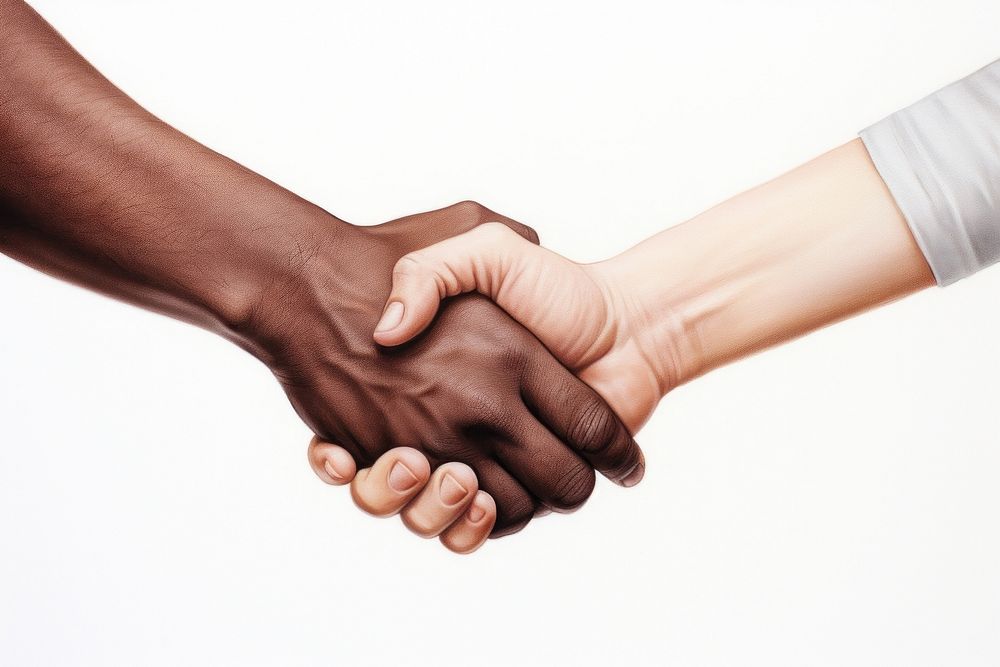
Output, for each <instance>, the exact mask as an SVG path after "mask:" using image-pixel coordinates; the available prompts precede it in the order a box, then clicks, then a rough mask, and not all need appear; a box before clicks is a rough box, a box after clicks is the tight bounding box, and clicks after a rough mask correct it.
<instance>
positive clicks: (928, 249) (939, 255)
mask: <svg viewBox="0 0 1000 667" xmlns="http://www.w3.org/2000/svg"><path fill="white" fill-rule="evenodd" d="M861 140H862V141H863V142H864V144H865V146H866V147H867V149H868V152H869V154H870V155H871V157H872V161H873V162H874V163H875V168H876V169H878V172H879V174H880V175H881V176H882V179H883V180H884V181H885V184H886V185H887V186H888V187H889V191H890V192H891V193H892V196H893V197H894V198H895V200H896V203H897V205H898V206H899V209H900V210H901V211H902V212H903V216H904V217H905V218H906V221H907V223H908V224H909V226H910V230H911V231H912V232H913V236H914V238H915V239H916V241H917V244H918V245H919V246H920V249H921V250H922V251H923V253H924V256H925V257H926V258H927V262H928V264H930V267H931V270H932V271H933V272H934V277H935V278H936V279H937V282H938V284H939V285H948V284H950V283H953V282H955V281H956V280H960V279H962V278H965V277H966V276H968V275H970V274H973V273H975V272H976V271H979V270H980V269H982V268H985V267H987V266H989V265H990V264H993V263H995V262H996V261H997V260H1000V60H998V61H997V62H994V63H993V64H991V65H988V66H987V67H984V68H983V69H981V70H979V71H978V72H976V73H974V74H971V75H970V76H968V77H966V78H965V79H962V80H961V81H958V82H956V83H953V84H951V85H950V86H947V87H946V88H942V89H941V90H939V91H938V92H936V93H934V94H933V95H930V96H929V97H926V98H924V99H922V100H920V101H919V102H917V103H916V104H914V105H912V106H910V107H907V108H906V109H903V110H902V111H898V112H896V113H894V114H893V115H891V116H889V117H888V118H886V119H884V120H882V121H879V122H878V123H876V124H875V125H872V126H871V127H869V128H867V129H865V130H863V131H862V132H861Z"/></svg>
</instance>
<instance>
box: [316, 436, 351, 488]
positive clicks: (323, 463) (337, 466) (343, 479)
mask: <svg viewBox="0 0 1000 667" xmlns="http://www.w3.org/2000/svg"><path fill="white" fill-rule="evenodd" d="M307 456H308V457H309V466H310V467H311V468H312V469H313V472H314V473H316V476H317V477H319V478H320V479H321V480H323V481H324V482H326V483H327V484H332V485H333V486H343V485H344V484H350V483H351V480H353V479H354V476H355V475H356V474H357V472H358V466H357V464H356V463H355V462H354V457H353V456H351V454H350V453H349V452H348V451H347V450H346V449H344V448H343V447H341V446H340V445H335V444H333V443H332V442H326V441H325V440H320V439H319V437H317V436H313V439H312V440H311V441H310V442H309V451H308V453H307Z"/></svg>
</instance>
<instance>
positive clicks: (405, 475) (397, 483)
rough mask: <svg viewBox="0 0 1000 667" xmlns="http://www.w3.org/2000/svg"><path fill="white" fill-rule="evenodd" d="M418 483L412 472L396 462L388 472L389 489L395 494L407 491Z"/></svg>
mask: <svg viewBox="0 0 1000 667" xmlns="http://www.w3.org/2000/svg"><path fill="white" fill-rule="evenodd" d="M419 481H420V480H418V479H417V476H416V475H414V474H413V471H412V470H410V469H409V468H407V467H406V466H405V465H403V464H402V463H401V462H399V461H396V463H395V465H393V466H392V470H390V471H389V487H390V488H391V489H392V490H393V491H395V492H396V493H404V492H406V491H409V490H410V489H412V488H413V487H414V486H416V485H417V482H419Z"/></svg>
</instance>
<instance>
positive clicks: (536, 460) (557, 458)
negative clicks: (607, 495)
mask: <svg viewBox="0 0 1000 667" xmlns="http://www.w3.org/2000/svg"><path fill="white" fill-rule="evenodd" d="M510 436H511V439H510V440H509V441H507V442H499V443H498V444H497V448H496V456H497V459H498V460H499V461H500V463H501V464H503V467H504V468H505V469H506V470H507V471H508V472H510V473H511V474H512V475H513V476H514V477H515V478H516V479H518V480H520V481H521V483H522V484H523V485H524V487H525V488H526V489H528V491H530V492H531V494H532V495H534V496H535V498H537V499H538V500H540V501H541V502H542V503H543V504H544V506H545V507H548V508H549V509H551V510H552V511H554V512H571V511H573V510H575V509H577V508H578V507H580V506H581V505H583V503H584V502H586V500H587V498H589V497H590V494H591V493H592V492H593V490H594V481H595V480H594V468H593V466H591V465H590V464H589V463H588V462H587V461H585V460H583V459H582V458H581V457H580V456H579V455H578V454H577V453H576V452H574V451H573V450H572V449H570V448H569V447H567V446H566V445H565V444H563V443H562V442H561V441H560V440H559V439H558V438H556V437H555V436H554V435H552V433H551V432H550V431H549V430H548V429H547V428H546V427H544V426H542V425H541V424H540V423H539V422H538V420H536V419H535V418H534V417H532V416H530V415H529V416H528V417H527V418H526V419H524V420H522V421H521V423H519V424H517V425H516V426H513V427H511V428H510Z"/></svg>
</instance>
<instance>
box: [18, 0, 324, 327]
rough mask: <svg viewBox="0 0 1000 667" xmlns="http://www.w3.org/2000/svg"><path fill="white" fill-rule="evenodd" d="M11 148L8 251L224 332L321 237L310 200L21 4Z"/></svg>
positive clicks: (48, 269) (84, 282)
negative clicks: (135, 89)
mask: <svg viewBox="0 0 1000 667" xmlns="http://www.w3.org/2000/svg"><path fill="white" fill-rule="evenodd" d="M0 155H2V156H3V160H2V162H0V250H2V251H3V252H4V253H6V254H8V255H11V256H12V257H14V258H16V259H18V260H20V261H23V262H25V263H27V264H30V265H32V266H34V267H36V268H38V269H40V270H42V271H45V272H47V273H50V274H53V275H57V276H59V277H61V278H64V279H68V280H71V281H73V282H76V283H78V284H82V285H85V286H87V287H90V288H93V289H96V290H99V291H101V292H104V293H106V294H109V295H111V296H114V297H116V298H120V299H123V300H127V301H130V302H132V303H135V304H137V305H141V306H143V307H147V308H151V309H153V310H157V311H159V312H164V313H167V314H169V315H172V316H175V317H179V318H182V319H185V320H187V321H191V322H194V323H196V324H199V325H201V326H204V327H206V328H210V329H213V330H216V331H219V332H220V333H225V334H228V333H230V332H231V331H232V330H234V329H237V328H238V327H239V323H240V322H241V321H243V320H244V319H245V318H246V316H247V312H248V309H249V308H251V307H252V305H253V303H254V302H255V301H256V300H257V299H258V298H259V292H260V291H261V290H262V289H266V287H267V285H266V283H273V282H275V281H280V280H282V279H283V276H285V275H286V274H291V273H294V272H295V270H296V263H297V262H301V258H302V257H303V256H307V255H308V253H309V248H310V246H311V244H314V243H318V242H319V240H318V237H319V233H318V230H313V229H310V228H309V224H308V221H310V220H315V217H316V216H304V215H297V213H300V212H301V211H303V210H305V209H306V208H310V207H312V205H311V204H308V203H307V202H305V201H303V200H301V199H299V198H298V197H296V196H294V195H293V194H291V193H289V192H288V191H286V190H284V189H283V188H280V187H278V186H276V185H274V184H273V183H271V182H269V181H267V180H266V179H264V178H263V177H261V176H259V175H258V174H255V173H253V172H251V171H249V170H247V169H245V168H243V167H241V166H239V165H237V164H236V163H234V162H232V161H231V160H228V159H226V158H224V157H223V156H220V155H218V154H216V153H214V152H212V151H211V150H209V149H207V148H205V147H204V146H201V145H200V144H198V143H197V142H195V141H193V140H191V139H190V138H188V137H186V136H184V135H183V134H182V133H180V132H178V131H177V130H175V129H173V128H171V127H170V126H168V125H166V124H165V123H163V122H161V121H160V120H158V119H157V118H155V117H154V116H152V115H151V114H150V113H148V112H147V111H145V110H144V109H143V108H142V107H140V106H139V105H138V104H137V103H135V102H134V101H133V100H131V99H130V98H129V97H128V96H127V95H125V94H124V93H123V92H122V91H120V90H119V89H118V88H116V87H115V86H114V85H113V84H112V83H111V82H109V81H108V80H107V79H106V78H104V77H103V76H102V75H101V74H100V73H99V72H98V71H97V70H95V69H94V68H93V67H92V66H91V65H90V64H89V63H87V61H86V60H85V59H84V58H83V57H82V56H80V54H78V53H77V52H76V51H75V50H74V49H73V48H72V47H71V46H70V45H69V44H68V43H66V41H65V40H63V39H62V38H61V37H60V36H59V35H58V34H57V33H56V32H55V30H54V29H53V28H52V27H51V26H49V25H48V23H46V22H45V20H44V19H42V18H41V17H40V16H39V15H38V14H37V13H36V12H34V10H32V9H31V8H30V7H28V6H27V5H25V4H24V3H22V2H19V1H14V0H0ZM329 221H330V222H332V223H336V221H335V219H333V218H332V217H330V218H329ZM332 232H333V230H332V229H330V228H329V227H325V228H324V229H323V234H322V236H323V242H324V243H330V242H331V241H332V238H331V233H332Z"/></svg>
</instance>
